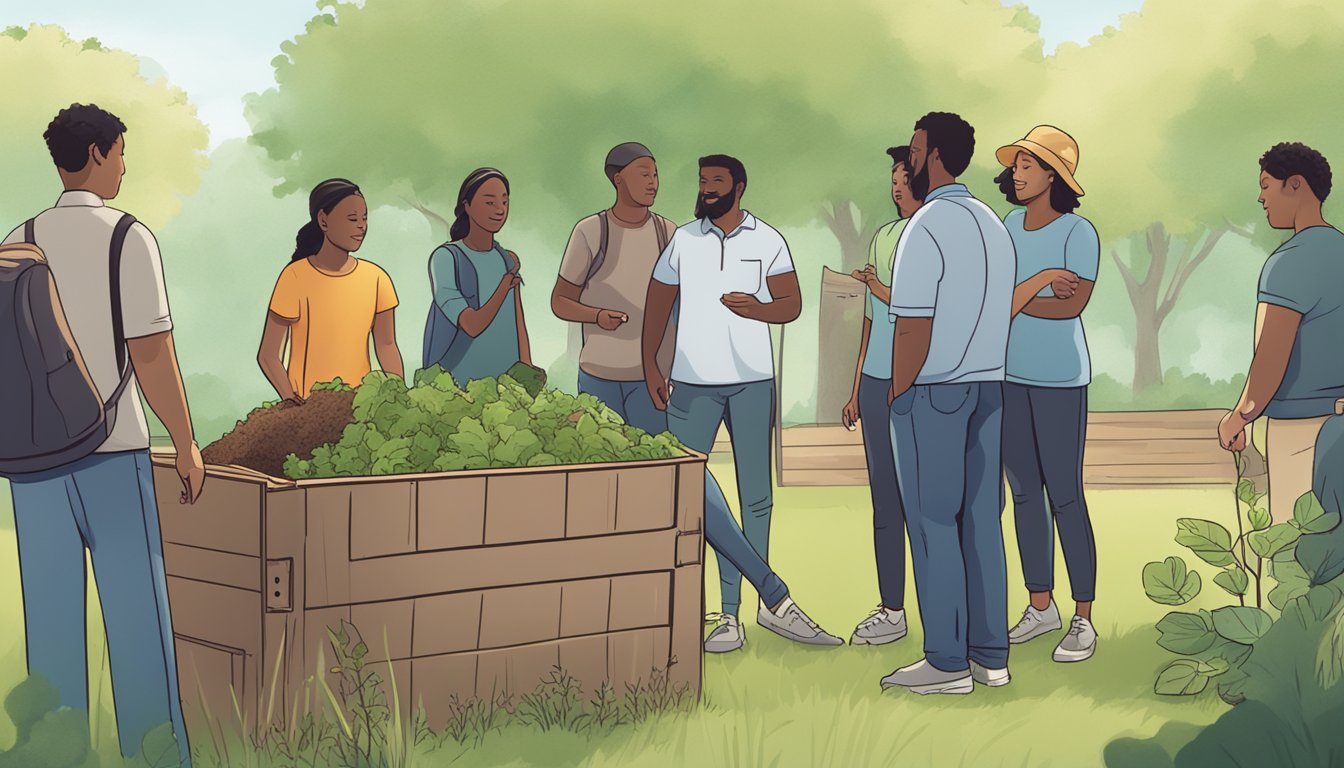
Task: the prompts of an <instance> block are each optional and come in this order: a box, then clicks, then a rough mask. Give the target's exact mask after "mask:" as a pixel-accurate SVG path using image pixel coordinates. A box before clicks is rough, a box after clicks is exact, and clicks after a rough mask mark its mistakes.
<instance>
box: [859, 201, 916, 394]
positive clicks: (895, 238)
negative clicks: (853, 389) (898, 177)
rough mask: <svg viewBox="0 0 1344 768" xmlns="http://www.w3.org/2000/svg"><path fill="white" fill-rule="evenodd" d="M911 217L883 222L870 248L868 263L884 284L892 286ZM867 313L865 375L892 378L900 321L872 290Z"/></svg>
mask: <svg viewBox="0 0 1344 768" xmlns="http://www.w3.org/2000/svg"><path fill="white" fill-rule="evenodd" d="M906 221H907V219H897V220H896V221H893V222H889V223H887V224H884V225H882V228H881V229H879V230H877V234H876V235H874V236H873V244H872V245H871V246H869V248H868V263H869V264H871V265H872V266H873V268H874V269H876V270H877V276H878V279H880V280H881V281H882V284H883V285H891V273H892V271H893V270H894V269H895V266H896V245H897V244H898V243H899V242H900V241H901V232H902V231H904V230H905V222H906ZM866 301H867V303H865V304H864V307H863V316H864V317H866V318H868V351H867V352H866V353H865V354H864V356H863V375H864V376H871V377H872V378H874V379H890V378H891V346H892V343H893V341H894V340H895V336H896V321H895V320H894V319H892V317H891V311H890V310H889V309H888V306H887V303H886V302H884V301H882V300H881V299H879V298H877V296H876V295H875V294H874V293H873V292H872V291H868V296H867V300H866Z"/></svg>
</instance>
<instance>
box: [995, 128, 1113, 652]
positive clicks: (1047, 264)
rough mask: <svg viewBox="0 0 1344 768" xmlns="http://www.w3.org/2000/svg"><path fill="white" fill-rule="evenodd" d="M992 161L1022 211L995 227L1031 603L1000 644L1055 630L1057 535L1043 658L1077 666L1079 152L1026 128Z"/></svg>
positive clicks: (1082, 241)
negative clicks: (1007, 268) (1065, 577)
mask: <svg viewBox="0 0 1344 768" xmlns="http://www.w3.org/2000/svg"><path fill="white" fill-rule="evenodd" d="M996 157H997V158H998V160H999V163H1000V164H1002V165H1003V166H1004V167H1005V168H1006V169H1007V170H1005V171H1004V172H1003V173H1002V174H1000V175H999V176H998V178H997V179H995V181H997V182H998V184H999V189H1001V190H1002V191H1003V193H1004V195H1005V196H1006V197H1007V198H1008V202H1010V203H1013V204H1014V205H1018V206H1022V207H1020V208H1015V209H1014V210H1013V211H1012V212H1011V213H1009V214H1008V216H1007V217H1006V218H1005V219H1004V222H1003V223H1004V225H1005V226H1006V227H1007V228H1008V233H1009V234H1010V235H1011V236H1012V238H1013V246H1014V247H1015V248H1016V250H1017V289H1016V290H1015V291H1014V294H1013V325H1012V329H1011V332H1010V334H1009V337H1008V365H1007V377H1006V378H1007V381H1006V382H1005V384H1004V392H1003V466H1004V470H1005V472H1006V473H1007V475H1008V483H1009V485H1010V486H1011V487H1012V491H1013V513H1014V517H1015V519H1016V525H1017V544H1018V550H1019V552H1020V554H1021V558H1022V574H1023V577H1024V578H1025V581H1026V587H1027V590H1028V591H1029V592H1030V593H1031V602H1030V605H1028V606H1027V608H1026V610H1024V611H1023V612H1022V620H1021V621H1019V622H1018V623H1017V625H1016V626H1015V627H1013V628H1012V630H1011V631H1010V632H1009V634H1008V637H1009V640H1010V642H1012V643H1025V642H1027V641H1029V640H1033V639H1035V638H1037V637H1040V636H1042V635H1045V634H1047V633H1049V632H1052V631H1054V630H1057V629H1062V628H1063V624H1062V622H1061V621H1060V615H1059V609H1058V608H1057V607H1056V606H1055V602H1054V598H1053V594H1052V593H1053V590H1054V564H1055V546H1054V534H1055V530H1056V529H1058V531H1059V539H1060V545H1061V546H1062V547H1063V549H1064V562H1065V565H1066V566H1067V567H1068V571H1069V583H1070V585H1071V586H1072V588H1073V599H1074V600H1075V602H1076V603H1077V609H1076V611H1075V614H1074V617H1073V620H1072V622H1071V623H1070V625H1069V630H1068V633H1067V634H1066V635H1065V636H1064V638H1063V639H1062V640H1061V641H1060V643H1059V645H1058V646H1057V647H1056V648H1055V652H1054V659H1055V661H1059V662H1073V661H1083V660H1084V659H1088V658H1091V656H1092V654H1093V653H1094V652H1095V650H1096V643H1097V633H1096V630H1095V629H1094V628H1093V626H1092V601H1093V599H1094V597H1095V594H1094V592H1095V589H1096V574H1097V551H1096V542H1095V540H1094V538H1093V535H1092V521H1091V519H1090V518H1089V516H1088V511H1087V501H1086V500H1085V499H1084V496H1083V447H1084V443H1085V441H1086V436H1087V385H1088V384H1089V383H1090V382H1091V379H1092V367H1091V360H1090V359H1089V357H1088V353H1087V338H1086V336H1085V335H1084V334H1083V322H1082V320H1081V319H1080V317H1079V316H1080V315H1081V314H1082V311H1083V308H1084V307H1086V306H1087V301H1088V299H1089V298H1090V297H1091V295H1092V287H1093V284H1094V283H1095V281H1096V279H1097V268H1098V262H1099V260H1100V253H1101V247H1100V243H1099V241H1098V238H1097V231H1096V229H1094V228H1093V227H1092V224H1091V222H1089V221H1088V220H1087V219H1085V218H1083V217H1081V216H1079V215H1078V214H1076V213H1074V212H1073V211H1074V210H1075V209H1076V208H1078V206H1079V201H1078V198H1079V197H1081V196H1082V194H1083V188H1082V187H1081V186H1079V184H1078V182H1077V180H1075V179H1074V176H1073V174H1074V172H1075V171H1076V169H1077V166H1078V144H1077V143H1076V142H1075V141H1074V140H1073V138H1072V137H1071V136H1069V135H1068V134H1067V133H1065V132H1063V131H1061V130H1059V129H1058V128H1055V127H1053V126H1048V125H1043V126H1037V127H1036V128H1033V129H1032V130H1031V132H1030V133H1028V134H1027V136H1026V137H1025V138H1023V139H1022V140H1021V141H1018V142H1016V143H1014V144H1010V145H1008V146H1006V147H1002V148H1000V149H999V151H998V152H997V153H996ZM1047 495H1048V496H1049V500H1050V506H1049V508H1047V507H1046V497H1047Z"/></svg>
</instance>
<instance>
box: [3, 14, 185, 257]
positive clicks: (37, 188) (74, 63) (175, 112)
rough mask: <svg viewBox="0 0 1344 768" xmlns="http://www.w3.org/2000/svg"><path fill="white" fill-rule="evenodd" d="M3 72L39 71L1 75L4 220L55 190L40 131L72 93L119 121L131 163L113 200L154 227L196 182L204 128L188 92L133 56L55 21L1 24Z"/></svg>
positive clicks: (30, 210) (23, 213)
mask: <svg viewBox="0 0 1344 768" xmlns="http://www.w3.org/2000/svg"><path fill="white" fill-rule="evenodd" d="M0 72H10V73H20V72H27V73H41V76H28V77H8V78H6V79H5V87H6V101H7V106H6V108H5V109H4V110H3V111H2V112H0V167H3V168H4V169H5V175H6V178H7V179H9V180H10V183H7V184H5V185H3V186H2V187H0V216H3V221H4V222H5V224H6V225H7V226H14V225H17V224H18V222H21V221H23V220H24V219H26V218H27V217H29V216H32V215H33V214H35V213H37V212H38V211H40V210H42V209H43V208H46V207H47V206H50V205H51V204H52V203H53V202H55V200H56V197H57V195H58V194H59V193H60V188H59V186H58V185H59V183H60V182H59V180H58V179H57V176H56V174H55V172H54V170H53V168H52V164H51V155H50V154H49V153H48V151H47V146H46V143H45V142H44V141H43V140H42V133H43V132H44V131H45V130H46V128H47V125H48V123H50V122H51V119H52V118H53V117H55V116H56V113H57V112H59V111H60V110H61V109H64V108H65V107H68V106H70V104H71V103H73V102H80V103H85V104H87V103H90V102H92V103H95V104H97V105H99V106H100V107H103V108H104V109H107V110H109V111H111V112H113V113H115V114H116V115H117V116H118V117H120V118H121V119H122V121H123V122H124V123H126V126H127V136H126V164H127V169H128V170H127V174H126V183H125V186H124V187H123V189H122V193H121V195H120V196H118V198H117V203H116V204H117V206H118V207H120V208H125V209H127V210H130V211H133V212H134V213H135V215H136V216H137V217H139V218H140V219H141V220H142V221H144V222H145V223H146V224H147V225H149V226H150V227H151V228H157V227H160V226H162V225H163V224H164V223H166V222H167V221H168V220H169V219H170V218H171V217H172V216H173V215H174V214H175V213H177V211H178V210H179V208H180V206H181V200H182V197H183V196H184V195H189V194H191V193H192V192H193V191H195V189H196V184H197V180H198V178H199V176H200V174H201V171H202V170H203V169H204V168H205V165H206V162H207V161H206V156H205V153H204V151H205V148H206V144H207V139H208V134H207V131H206V127H205V125H204V124H203V123H202V122H201V121H200V119H199V118H197V116H196V109H195V107H193V106H192V105H191V103H190V102H189V101H188V99H187V95H186V93H184V92H183V91H182V90H181V89H180V88H177V87H175V86H173V85H172V84H170V83H169V82H167V81H166V80H158V81H156V82H153V83H151V82H148V81H147V80H145V79H144V78H143V77H142V76H141V75H140V61H139V59H138V58H136V57H135V56H134V55H132V54H130V53H127V52H125V51H119V50H113V49H109V48H104V47H103V46H102V45H101V44H100V43H99V42H98V41H97V40H96V39H92V38H90V39H89V40H82V41H81V40H74V39H72V38H71V37H70V36H69V35H67V34H66V33H65V31H64V30H62V29H61V28H60V27H54V26H38V25H34V26H31V27H28V28H26V29H24V28H20V27H10V28H9V29H6V30H5V31H4V32H3V33H0ZM5 231H6V232H8V231H9V230H8V229H6V230H5Z"/></svg>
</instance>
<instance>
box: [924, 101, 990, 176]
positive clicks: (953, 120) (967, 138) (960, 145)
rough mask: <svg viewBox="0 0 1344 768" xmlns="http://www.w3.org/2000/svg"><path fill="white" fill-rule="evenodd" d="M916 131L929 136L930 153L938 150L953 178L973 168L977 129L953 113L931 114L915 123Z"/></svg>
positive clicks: (944, 166)
mask: <svg viewBox="0 0 1344 768" xmlns="http://www.w3.org/2000/svg"><path fill="white" fill-rule="evenodd" d="M915 130H916V131H924V132H925V133H927V134H928V136H929V149H928V151H929V152H933V150H935V149H936V150H938V156H939V157H940V158H942V161H943V168H945V169H947V172H948V173H950V174H952V175H953V176H960V175H961V174H963V173H965V172H966V169H967V168H969V167H971V155H973V154H975V129H974V128H972V127H971V124H970V123H968V122H966V121H965V120H963V119H961V115H958V114H955V113H953V112H930V113H928V114H927V115H925V116H923V117H921V118H919V122H917V123H915Z"/></svg>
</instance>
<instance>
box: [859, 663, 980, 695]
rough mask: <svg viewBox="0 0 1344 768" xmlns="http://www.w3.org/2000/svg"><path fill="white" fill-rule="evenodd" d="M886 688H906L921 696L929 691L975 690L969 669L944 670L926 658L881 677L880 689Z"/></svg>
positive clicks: (957, 691) (953, 691)
mask: <svg viewBox="0 0 1344 768" xmlns="http://www.w3.org/2000/svg"><path fill="white" fill-rule="evenodd" d="M888 688H907V689H909V690H910V691H912V692H914V693H918V694H920V695H921V696H923V695H927V694H930V693H970V692H971V691H974V690H975V680H974V679H972V677H971V670H969V669H965V670H962V671H960V672H944V671H942V670H940V669H938V668H937V667H935V666H933V665H932V664H930V663H929V660H928V659H920V660H919V661H917V662H915V663H914V664H911V665H910V666H908V667H901V668H900V669H898V670H896V671H895V672H892V673H891V674H890V675H887V676H886V677H884V678H882V690H884V691H885V690H886V689H888Z"/></svg>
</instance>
